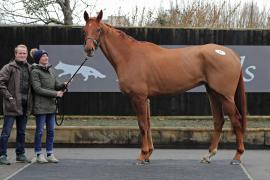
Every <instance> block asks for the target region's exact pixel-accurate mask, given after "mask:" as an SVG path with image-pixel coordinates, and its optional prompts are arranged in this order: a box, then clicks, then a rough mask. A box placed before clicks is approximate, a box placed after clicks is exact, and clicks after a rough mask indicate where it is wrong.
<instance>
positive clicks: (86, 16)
mask: <svg viewBox="0 0 270 180" xmlns="http://www.w3.org/2000/svg"><path fill="white" fill-rule="evenodd" d="M83 17H84V20H85V21H86V22H87V21H88V19H89V15H88V13H87V12H86V11H84V14H83Z"/></svg>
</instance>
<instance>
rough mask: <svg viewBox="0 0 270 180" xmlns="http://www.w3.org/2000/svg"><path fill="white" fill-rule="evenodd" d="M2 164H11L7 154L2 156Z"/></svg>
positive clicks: (0, 157)
mask: <svg viewBox="0 0 270 180" xmlns="http://www.w3.org/2000/svg"><path fill="white" fill-rule="evenodd" d="M0 165H10V162H9V161H8V160H7V156H6V155H2V156H0Z"/></svg>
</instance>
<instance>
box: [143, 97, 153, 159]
mask: <svg viewBox="0 0 270 180" xmlns="http://www.w3.org/2000/svg"><path fill="white" fill-rule="evenodd" d="M150 116H151V110H150V100H149V99H147V123H148V127H149V129H148V132H147V135H148V147H149V152H148V154H147V156H146V159H145V162H147V163H149V162H150V156H151V155H152V153H153V151H154V145H153V140H152V132H151V119H150Z"/></svg>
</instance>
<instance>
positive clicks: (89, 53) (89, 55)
mask: <svg viewBox="0 0 270 180" xmlns="http://www.w3.org/2000/svg"><path fill="white" fill-rule="evenodd" d="M84 51H85V52H86V54H87V56H88V57H93V56H94V55H95V49H94V48H91V49H84Z"/></svg>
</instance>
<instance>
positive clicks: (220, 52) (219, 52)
mask: <svg viewBox="0 0 270 180" xmlns="http://www.w3.org/2000/svg"><path fill="white" fill-rule="evenodd" d="M215 51H216V53H218V54H219V55H222V56H225V55H226V53H225V52H224V51H222V50H220V49H216V50H215Z"/></svg>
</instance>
